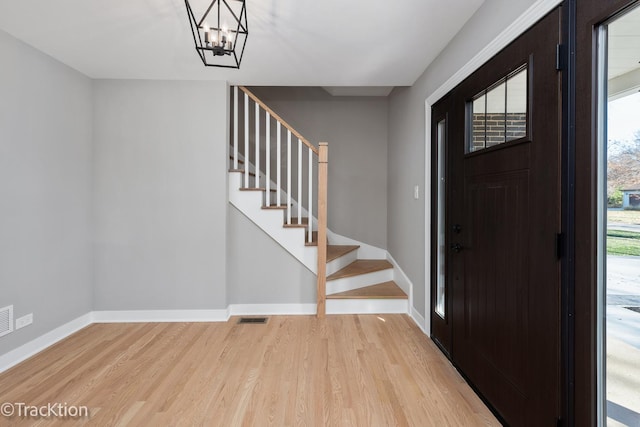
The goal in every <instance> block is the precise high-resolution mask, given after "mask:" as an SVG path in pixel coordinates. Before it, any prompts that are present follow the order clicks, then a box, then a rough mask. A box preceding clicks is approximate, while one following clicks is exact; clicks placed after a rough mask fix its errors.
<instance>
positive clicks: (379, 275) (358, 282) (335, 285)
mask: <svg viewBox="0 0 640 427" xmlns="http://www.w3.org/2000/svg"><path fill="white" fill-rule="evenodd" d="M390 280H393V269H391V268H389V269H387V270H380V271H374V272H372V273H367V274H360V275H357V276H351V277H344V278H342V279H336V280H328V281H327V295H330V294H335V293H338V292H345V291H351V290H353V289H359V288H364V287H365V286H370V285H375V284H376V283H383V282H388V281H390Z"/></svg>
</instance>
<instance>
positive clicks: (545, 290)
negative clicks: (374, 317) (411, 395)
mask: <svg viewBox="0 0 640 427" xmlns="http://www.w3.org/2000/svg"><path fill="white" fill-rule="evenodd" d="M560 20H561V16H560V10H559V9H558V10H555V11H554V12H552V13H551V14H549V15H548V16H547V17H545V18H544V19H543V20H541V21H540V22H539V23H537V24H536V25H535V26H534V27H532V28H531V29H530V30H528V31H527V32H526V33H525V34H523V35H522V36H521V37H519V38H518V39H517V40H516V41H514V42H513V43H512V44H511V45H509V46H508V47H507V48H505V49H504V50H503V51H502V52H501V53H499V54H498V55H497V56H496V57H494V58H493V59H492V60H491V61H489V62H488V63H487V64H485V65H484V66H482V67H481V68H480V69H479V70H477V71H476V72H475V73H473V74H472V75H471V76H470V77H469V78H467V79H466V80H465V81H464V82H463V83H461V84H460V85H459V86H458V87H456V89H454V90H453V91H452V92H451V93H450V94H449V95H448V96H447V98H446V99H445V100H443V103H442V104H436V105H435V106H434V111H436V112H437V114H436V115H434V117H436V116H437V117H442V116H443V114H444V113H445V112H444V111H442V110H443V109H445V110H447V111H446V117H447V120H448V124H447V129H448V130H449V132H448V134H447V150H446V151H447V155H446V158H447V161H446V166H447V167H446V169H447V172H446V177H447V188H446V193H447V197H446V209H445V212H446V213H445V215H446V225H445V230H446V233H447V244H446V247H447V249H448V251H447V252H446V266H447V275H448V281H447V284H448V286H449V287H450V289H449V297H450V300H451V301H450V306H449V307H450V311H451V312H450V317H449V324H450V330H444V331H445V332H442V330H439V331H438V333H439V334H441V335H442V334H445V335H446V333H450V337H451V340H450V343H449V342H448V335H447V338H445V339H440V341H441V344H443V343H444V342H447V344H446V347H447V348H445V350H447V351H448V352H449V355H450V358H451V359H452V361H453V362H454V364H455V365H456V366H457V367H458V368H459V369H460V370H461V372H462V373H463V374H464V375H465V376H466V377H467V378H468V379H469V381H470V382H471V383H472V384H473V385H474V386H475V387H476V389H477V390H478V391H479V392H480V394H481V395H482V396H483V397H484V398H485V399H486V400H487V401H488V402H489V403H490V405H491V406H492V407H493V409H494V410H495V411H496V413H497V414H498V415H499V416H500V417H501V418H502V420H503V421H504V422H506V423H507V424H509V425H512V426H536V427H538V426H555V425H556V422H557V420H558V418H559V416H560V411H561V408H560V403H561V402H560V390H561V384H560V368H561V359H560V289H561V287H560V262H559V260H558V254H557V247H558V246H557V238H558V233H560V231H561V229H560V228H561V221H560V220H561V216H560V214H561V212H560V207H561V199H560V188H561V181H560V178H561V175H560V154H561V145H560V137H561V110H560V108H561V107H560V106H561V92H560V75H559V72H558V71H557V70H556V46H557V44H558V43H559V38H560V24H561V22H560ZM433 126H436V124H435V123H434V125H433ZM432 318H433V314H432ZM447 331H448V332H447ZM436 339H438V337H436Z"/></svg>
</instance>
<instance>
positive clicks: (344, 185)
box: [251, 87, 388, 249]
mask: <svg viewBox="0 0 640 427" xmlns="http://www.w3.org/2000/svg"><path fill="white" fill-rule="evenodd" d="M251 90H252V91H253V92H254V93H255V94H256V95H257V96H258V97H259V98H260V99H262V100H263V101H264V102H265V103H266V104H267V105H268V106H269V107H270V108H272V109H273V110H274V111H275V112H276V113H278V114H279V115H280V116H281V117H282V118H283V119H284V120H286V121H287V122H288V123H289V124H290V125H291V126H293V127H294V128H295V129H296V130H297V131H298V132H300V133H301V134H302V135H303V136H304V137H305V138H307V139H308V140H309V141H311V143H313V144H314V145H316V146H317V144H318V142H328V143H329V199H328V208H327V211H328V213H327V215H328V226H329V228H330V229H331V230H332V231H333V232H335V233H338V234H342V235H344V236H346V237H350V238H352V239H356V240H359V241H361V242H364V243H368V244H370V245H373V246H377V247H379V248H383V249H386V248H387V134H388V128H387V120H388V102H387V98H386V97H334V96H331V95H330V94H329V93H327V92H326V91H324V90H323V89H322V88H296V87H289V88H285V87H278V88H275V87H269V88H267V87H253V88H251Z"/></svg>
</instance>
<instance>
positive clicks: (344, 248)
mask: <svg viewBox="0 0 640 427" xmlns="http://www.w3.org/2000/svg"><path fill="white" fill-rule="evenodd" d="M316 244H317V243H316ZM359 247H360V246H356V245H327V262H331V261H333V260H334V259H338V258H340V257H341V256H343V255H346V254H348V253H349V252H352V251H355V250H356V249H358V248H359Z"/></svg>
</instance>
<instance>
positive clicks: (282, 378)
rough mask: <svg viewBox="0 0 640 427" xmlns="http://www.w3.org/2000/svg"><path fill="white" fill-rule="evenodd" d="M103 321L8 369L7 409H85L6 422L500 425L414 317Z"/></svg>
mask: <svg viewBox="0 0 640 427" xmlns="http://www.w3.org/2000/svg"><path fill="white" fill-rule="evenodd" d="M237 320H238V319H237V318H232V319H231V320H230V321H229V322H227V323H130V324H93V325H91V326H88V327H87V328H84V329H83V330H81V331H79V332H77V333H76V334H74V335H72V336H71V337H69V338H67V339H66V340H64V341H61V342H60V343H58V344H56V345H55V346H53V347H51V348H49V349H47V350H45V351H44V352H42V353H40V354H38V355H36V356H35V357H33V358H31V359H29V360H27V361H25V362H23V363H22V364H20V365H18V366H16V367H14V368H12V369H10V370H8V371H7V372H5V373H3V374H0V403H3V402H25V403H26V404H28V405H45V404H48V403H65V402H66V404H67V405H76V406H80V405H86V406H88V407H89V410H90V416H89V417H88V418H85V419H79V420H78V419H75V420H73V419H69V420H63V421H61V420H55V419H50V420H43V419H40V420H38V419H18V418H11V419H7V418H6V417H5V418H2V417H1V416H0V425H1V426H5V425H29V426H31V425H65V426H67V425H96V426H123V425H130V426H178V425H184V426H225V427H226V426H279V427H280V426H294V425H295V426H298V425H306V426H340V427H342V426H358V427H360V426H363V427H369V426H384V427H386V426H420V427H426V426H438V427H441V426H477V425H482V426H486V425H492V426H494V425H500V424H499V423H498V421H497V420H496V419H495V418H494V417H493V415H492V414H491V413H490V412H489V410H488V409H487V408H486V407H485V406H484V405H483V403H482V402H481V401H480V399H479V398H478V397H477V396H476V395H475V394H474V393H473V391H472V390H471V389H470V388H469V386H468V385H467V384H466V383H465V382H464V381H463V380H462V378H461V377H460V376H459V375H458V374H457V372H456V371H455V370H454V369H453V367H452V366H451V365H450V364H449V362H448V361H447V360H446V358H445V357H444V356H443V355H442V354H441V353H440V352H439V351H438V350H437V348H436V347H435V345H434V344H433V343H432V342H431V341H430V340H429V339H428V338H427V337H426V336H424V334H423V333H422V332H421V331H420V330H419V329H418V328H417V326H416V325H415V324H414V323H413V321H412V320H411V319H410V318H409V317H407V316H405V315H379V316H378V315H360V316H353V315H345V316H328V317H326V318H324V319H317V318H316V317H313V316H272V317H270V318H269V320H268V323H267V324H264V325H263V324H237Z"/></svg>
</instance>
